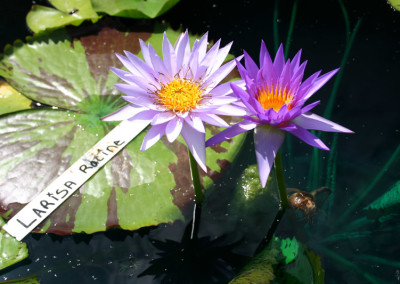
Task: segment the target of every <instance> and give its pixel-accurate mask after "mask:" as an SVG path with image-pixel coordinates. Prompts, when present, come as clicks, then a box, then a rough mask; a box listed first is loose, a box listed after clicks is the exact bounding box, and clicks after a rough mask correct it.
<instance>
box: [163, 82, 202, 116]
mask: <svg viewBox="0 0 400 284" xmlns="http://www.w3.org/2000/svg"><path fill="white" fill-rule="evenodd" d="M202 92H203V90H202V88H201V86H200V84H199V83H197V82H195V81H192V80H188V79H181V78H173V79H172V80H171V81H170V82H169V83H167V84H162V85H161V88H160V90H158V91H157V92H156V95H157V97H158V98H157V99H156V100H157V102H158V103H159V104H161V105H163V106H165V107H166V108H168V109H170V110H172V111H174V112H185V111H189V110H191V109H193V108H195V107H196V106H197V104H198V103H199V102H200V100H201V98H202Z"/></svg>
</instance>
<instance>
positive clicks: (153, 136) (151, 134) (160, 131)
mask: <svg viewBox="0 0 400 284" xmlns="http://www.w3.org/2000/svg"><path fill="white" fill-rule="evenodd" d="M164 133H165V124H159V125H154V126H153V127H151V128H150V129H149V131H147V133H146V135H145V136H144V138H143V142H142V146H141V147H140V151H146V150H147V149H149V148H150V147H151V146H153V145H154V144H156V143H157V142H158V140H160V138H161V137H162V136H163V135H164Z"/></svg>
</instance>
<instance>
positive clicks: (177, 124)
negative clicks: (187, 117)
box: [165, 117, 183, 143]
mask: <svg viewBox="0 0 400 284" xmlns="http://www.w3.org/2000/svg"><path fill="white" fill-rule="evenodd" d="M182 125H183V119H181V118H180V117H175V118H174V119H172V120H171V121H170V122H168V123H167V127H166V128H165V135H166V136H167V139H168V141H169V142H171V143H172V142H174V141H175V139H176V138H178V136H179V134H180V133H181V130H182Z"/></svg>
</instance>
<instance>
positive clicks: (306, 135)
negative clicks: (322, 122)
mask: <svg viewBox="0 0 400 284" xmlns="http://www.w3.org/2000/svg"><path fill="white" fill-rule="evenodd" d="M280 129H282V130H285V131H288V132H289V133H290V134H293V135H294V136H296V137H298V138H300V139H301V140H303V141H304V142H306V143H307V144H309V145H311V146H313V147H317V148H319V149H322V150H326V151H328V150H329V148H328V147H327V146H326V145H325V143H324V142H322V140H321V139H319V138H318V137H317V136H315V135H314V134H312V133H311V132H309V131H307V130H306V129H304V128H303V127H300V126H298V125H296V124H294V123H288V124H287V125H285V126H282V127H280Z"/></svg>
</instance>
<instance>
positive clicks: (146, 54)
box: [139, 38, 154, 67]
mask: <svg viewBox="0 0 400 284" xmlns="http://www.w3.org/2000/svg"><path fill="white" fill-rule="evenodd" d="M139 43H140V49H141V51H142V55H143V59H144V61H145V62H146V63H147V64H148V65H149V66H151V67H154V65H153V64H152V62H151V59H150V54H149V47H148V46H147V44H146V43H145V42H144V41H143V40H142V39H141V38H139Z"/></svg>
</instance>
